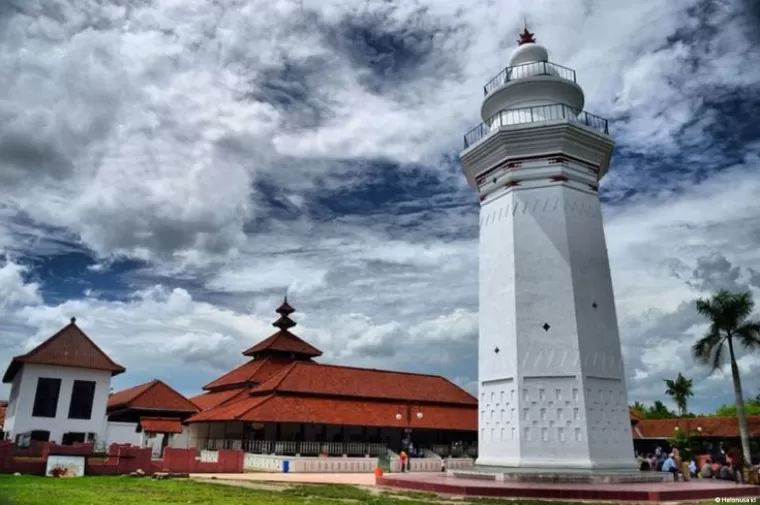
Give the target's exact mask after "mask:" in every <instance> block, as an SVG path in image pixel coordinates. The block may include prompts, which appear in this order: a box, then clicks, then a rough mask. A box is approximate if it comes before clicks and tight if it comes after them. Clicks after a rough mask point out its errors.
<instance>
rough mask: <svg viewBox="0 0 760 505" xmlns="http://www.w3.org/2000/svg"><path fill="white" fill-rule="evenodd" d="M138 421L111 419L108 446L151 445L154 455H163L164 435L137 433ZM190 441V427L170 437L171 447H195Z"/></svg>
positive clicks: (108, 430)
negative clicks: (123, 421) (129, 421)
mask: <svg viewBox="0 0 760 505" xmlns="http://www.w3.org/2000/svg"><path fill="white" fill-rule="evenodd" d="M137 426H138V425H137V423H120V422H114V421H109V422H108V426H107V430H106V441H107V442H106V443H107V446H110V445H111V444H132V445H136V446H139V447H150V448H152V449H153V455H154V456H156V457H159V456H160V455H161V445H162V443H163V440H164V436H165V435H163V434H161V433H157V434H155V435H154V436H153V437H150V436H149V435H148V434H146V433H145V432H144V431H143V432H140V433H137V431H136V430H137ZM189 443H190V428H189V427H188V426H185V427H184V430H183V432H182V433H177V434H174V435H171V438H170V439H169V447H174V448H175V449H187V448H189V447H193V446H191V445H189Z"/></svg>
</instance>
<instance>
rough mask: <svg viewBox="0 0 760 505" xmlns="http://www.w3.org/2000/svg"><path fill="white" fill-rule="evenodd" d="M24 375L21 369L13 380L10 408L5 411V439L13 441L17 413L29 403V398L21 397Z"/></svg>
mask: <svg viewBox="0 0 760 505" xmlns="http://www.w3.org/2000/svg"><path fill="white" fill-rule="evenodd" d="M23 375H24V369H23V367H21V369H19V371H18V372H17V373H16V376H15V377H14V378H13V383H12V384H11V392H10V397H9V398H8V407H7V408H6V409H5V422H4V423H3V430H4V431H5V438H6V439H9V440H11V439H12V438H11V433H12V432H13V427H14V425H15V421H16V411H17V410H19V409H20V408H21V409H23V406H22V405H23V404H24V403H26V402H27V401H29V400H28V399H27V398H24V397H22V396H21V394H20V393H21V378H22V377H23Z"/></svg>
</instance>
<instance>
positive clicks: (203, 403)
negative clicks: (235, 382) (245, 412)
mask: <svg viewBox="0 0 760 505" xmlns="http://www.w3.org/2000/svg"><path fill="white" fill-rule="evenodd" d="M243 396H248V388H247V387H241V388H237V389H225V390H224V391H210V392H208V393H202V394H199V395H198V396H193V397H192V398H190V401H192V402H193V403H194V404H196V405H197V406H198V408H199V409H201V410H208V409H210V408H212V407H216V406H218V405H222V404H224V403H227V402H229V401H233V400H234V399H235V398H237V397H243Z"/></svg>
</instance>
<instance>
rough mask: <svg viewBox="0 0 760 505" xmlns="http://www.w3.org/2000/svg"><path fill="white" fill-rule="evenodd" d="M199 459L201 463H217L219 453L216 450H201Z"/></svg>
mask: <svg viewBox="0 0 760 505" xmlns="http://www.w3.org/2000/svg"><path fill="white" fill-rule="evenodd" d="M199 459H200V462H201V463H218V462H219V453H218V452H217V451H201V455H200V457H199Z"/></svg>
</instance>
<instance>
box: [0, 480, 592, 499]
mask: <svg viewBox="0 0 760 505" xmlns="http://www.w3.org/2000/svg"><path fill="white" fill-rule="evenodd" d="M230 484H231V483H229V482H228V483H226V484H223V483H221V481H215V482H195V481H192V480H153V479H137V478H133V477H82V478H76V479H52V478H49V477H47V478H46V477H28V476H19V477H14V476H9V475H0V504H2V505H180V504H181V505H296V504H298V505H301V504H303V503H308V504H309V505H352V504H359V503H360V504H369V505H430V504H435V503H437V504H443V505H446V504H449V505H454V504H455V505H470V504H478V505H485V504H488V505H498V504H507V503H508V504H510V505H537V504H538V503H541V502H530V501H508V502H505V501H500V500H477V499H475V500H473V499H467V500H461V499H458V500H453V499H445V498H440V497H436V496H435V495H431V494H425V493H394V492H389V491H388V492H386V491H380V490H377V489H367V488H360V487H355V486H348V485H339V484H332V485H292V484H281V483H280V484H276V483H243V484H240V485H230ZM243 486H244V487H243ZM544 503H545V502H544ZM552 505H562V504H560V503H559V502H552ZM585 505H588V504H585Z"/></svg>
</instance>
